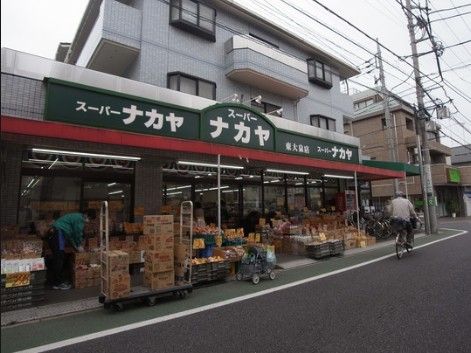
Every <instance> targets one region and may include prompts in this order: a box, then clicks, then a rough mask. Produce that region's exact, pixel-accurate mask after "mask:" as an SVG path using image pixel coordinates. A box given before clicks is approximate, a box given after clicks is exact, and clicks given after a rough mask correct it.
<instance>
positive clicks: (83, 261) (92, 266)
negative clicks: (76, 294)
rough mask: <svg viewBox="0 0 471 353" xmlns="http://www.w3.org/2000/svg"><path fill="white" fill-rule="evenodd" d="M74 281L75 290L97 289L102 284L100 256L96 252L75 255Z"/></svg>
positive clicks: (73, 259)
mask: <svg viewBox="0 0 471 353" xmlns="http://www.w3.org/2000/svg"><path fill="white" fill-rule="evenodd" d="M72 262H73V273H72V280H73V284H74V288H87V287H97V286H98V285H99V284H100V270H101V267H100V264H99V256H98V253H96V252H78V253H74V255H73V258H72Z"/></svg>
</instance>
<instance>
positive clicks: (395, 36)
mask: <svg viewBox="0 0 471 353" xmlns="http://www.w3.org/2000/svg"><path fill="white" fill-rule="evenodd" d="M237 1H238V2H239V3H241V4H243V5H244V6H250V7H251V8H252V9H254V10H255V11H258V12H260V14H262V15H264V16H268V17H270V18H272V19H276V21H277V22H278V23H279V24H280V25H282V26H286V27H287V28H288V29H290V30H292V31H295V32H297V33H298V34H300V35H303V36H304V37H306V38H308V39H309V40H311V41H312V42H313V43H314V44H316V45H318V46H319V47H321V48H323V49H325V50H328V51H329V52H331V53H332V54H333V55H336V56H337V57H339V58H341V59H343V60H344V61H347V62H349V63H351V64H352V65H355V66H357V67H360V69H362V70H361V72H362V75H360V76H359V77H356V78H353V79H352V82H350V83H349V85H350V88H352V87H354V88H357V89H360V90H363V89H364V87H363V86H361V85H364V86H368V87H374V85H375V83H374V80H375V76H376V77H378V70H373V71H372V72H370V73H367V71H369V70H370V69H372V68H373V67H369V68H366V66H367V65H368V64H365V62H366V61H368V60H369V59H371V58H372V57H373V55H372V53H375V52H376V43H374V42H373V41H372V40H370V39H368V38H367V37H366V36H364V35H363V34H361V33H360V32H358V31H357V30H355V29H353V28H352V27H351V26H349V25H348V24H346V23H345V22H343V21H342V20H340V19H338V18H337V17H335V16H334V15H333V14H331V13H329V12H328V11H326V10H324V9H322V7H320V6H319V5H318V4H316V3H315V1H312V0H296V1H294V0H237ZM416 1H418V0H416ZM420 1H421V2H422V3H423V4H425V0H420ZM319 2H320V3H322V4H325V5H326V6H328V7H329V8H330V9H332V10H334V11H335V12H336V13H338V14H339V15H340V16H342V17H343V18H345V19H347V20H348V21H350V22H351V23H352V24H354V25H355V26H357V27H359V28H360V29H362V30H364V31H365V32H366V33H367V34H369V35H370V36H371V37H373V38H378V39H379V41H380V42H381V43H382V44H383V45H384V46H385V47H387V48H388V49H390V50H391V51H393V52H394V53H396V54H398V55H400V56H407V55H410V53H411V50H410V45H409V42H410V41H409V34H408V31H407V20H406V17H405V14H404V13H403V11H402V10H401V7H400V5H399V4H398V3H397V1H396V0H348V1H346V0H328V1H327V0H320V1H319ZM403 2H404V3H405V1H404V0H403ZM87 3H88V0H2V1H1V46H2V47H8V48H12V49H15V50H20V51H24V52H27V53H32V54H36V55H39V56H43V57H47V58H54V55H55V52H56V49H57V45H58V44H59V42H70V41H72V39H73V37H74V35H75V32H76V30H77V27H78V24H79V22H80V20H81V18H82V15H83V13H84V10H85V7H86V4H87ZM429 4H430V7H431V9H432V11H437V10H444V9H450V8H454V7H456V8H457V9H456V10H449V11H439V12H435V13H432V14H431V16H430V18H431V20H432V21H433V22H432V32H433V34H434V35H435V36H436V37H437V40H440V41H441V42H442V43H443V45H444V46H445V47H447V46H452V45H455V44H459V43H462V42H467V41H469V40H470V39H471V13H470V12H471V6H470V5H471V3H470V1H469V0H429ZM455 15H460V16H456V17H454V18H449V19H445V20H443V19H442V18H446V17H451V16H455ZM316 20H317V21H319V22H321V23H323V24H325V25H326V26H327V27H329V28H331V29H333V30H335V31H337V32H339V33H340V34H343V35H344V36H345V37H347V38H349V39H350V40H352V41H353V42H355V43H356V44H358V45H355V44H352V43H351V42H350V41H347V40H345V39H344V38H342V37H341V36H340V35H339V34H336V33H334V32H332V31H331V30H329V29H328V28H326V26H322V25H321V24H319V23H318V22H316ZM361 47H362V48H361ZM430 48H431V46H430V42H429V41H425V42H424V43H422V44H420V46H419V52H426V51H429V50H430ZM382 55H383V59H384V61H385V63H384V65H385V71H386V85H387V87H388V88H389V89H392V91H393V92H395V93H397V94H399V95H400V96H402V97H404V99H406V100H407V101H409V102H410V103H416V98H415V90H414V80H413V76H412V75H411V77H410V78H409V79H407V77H408V76H409V75H410V74H411V73H412V67H411V66H409V65H408V64H407V63H404V62H403V61H401V60H399V59H398V58H397V57H395V56H394V55H393V54H391V53H389V52H388V51H387V50H386V49H382ZM408 62H409V63H410V62H411V60H410V59H408ZM440 63H441V68H442V71H443V72H444V73H443V77H444V83H442V84H441V85H442V86H443V87H444V90H443V89H442V88H436V89H434V90H431V91H430V94H431V95H432V96H433V98H437V99H440V100H441V101H442V102H447V101H448V100H449V98H451V99H453V103H454V106H453V105H452V104H447V106H448V107H449V108H450V110H451V112H452V113H453V114H452V118H451V119H446V120H440V121H438V122H439V124H441V125H442V127H443V132H444V133H445V134H447V135H449V136H450V137H451V138H447V137H444V138H442V142H443V143H445V144H446V145H448V146H456V145H460V144H465V143H467V144H469V143H471V133H470V132H469V131H471V42H467V43H466V44H462V45H458V46H454V47H452V48H448V49H445V51H444V54H443V55H442V56H441V58H440ZM420 70H421V71H422V72H423V73H424V74H427V75H428V76H429V77H431V78H434V79H435V82H436V83H439V82H440V78H437V75H436V73H437V72H438V69H437V63H436V60H435V57H434V56H433V55H426V56H422V57H421V58H420ZM355 82H357V83H360V84H361V85H358V84H355ZM432 85H434V82H432V81H430V79H429V78H425V79H424V81H423V86H424V87H429V86H432ZM396 86H397V87H396ZM435 86H437V85H435ZM467 130H469V131H467Z"/></svg>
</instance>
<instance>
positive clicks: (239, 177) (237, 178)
mask: <svg viewBox="0 0 471 353" xmlns="http://www.w3.org/2000/svg"><path fill="white" fill-rule="evenodd" d="M234 179H235V180H242V179H244V178H243V177H241V176H238V177H235V178H234Z"/></svg>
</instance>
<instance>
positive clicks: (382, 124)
mask: <svg viewBox="0 0 471 353" xmlns="http://www.w3.org/2000/svg"><path fill="white" fill-rule="evenodd" d="M386 127H387V125H386V118H381V129H383V130H384V129H386Z"/></svg>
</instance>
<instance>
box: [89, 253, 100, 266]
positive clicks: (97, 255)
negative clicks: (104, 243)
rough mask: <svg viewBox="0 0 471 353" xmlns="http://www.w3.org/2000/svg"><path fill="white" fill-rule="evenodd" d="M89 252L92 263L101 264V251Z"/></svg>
mask: <svg viewBox="0 0 471 353" xmlns="http://www.w3.org/2000/svg"><path fill="white" fill-rule="evenodd" d="M89 254H90V261H89V264H90V265H93V264H95V265H98V264H100V253H99V252H90V253H89Z"/></svg>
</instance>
